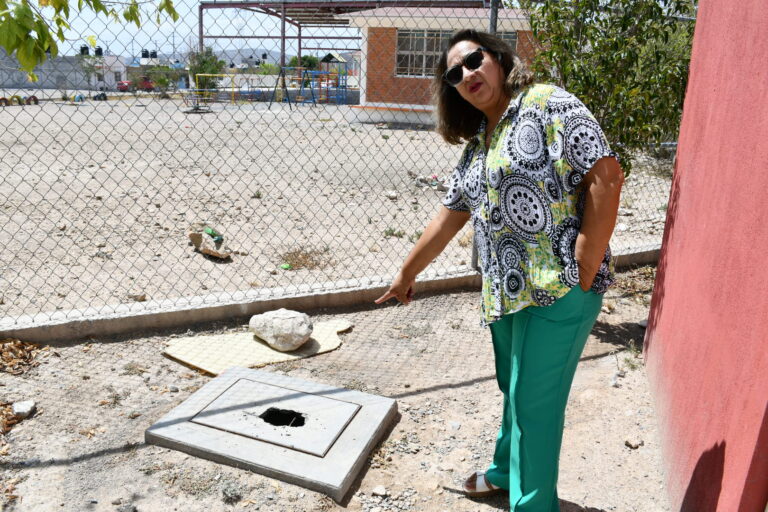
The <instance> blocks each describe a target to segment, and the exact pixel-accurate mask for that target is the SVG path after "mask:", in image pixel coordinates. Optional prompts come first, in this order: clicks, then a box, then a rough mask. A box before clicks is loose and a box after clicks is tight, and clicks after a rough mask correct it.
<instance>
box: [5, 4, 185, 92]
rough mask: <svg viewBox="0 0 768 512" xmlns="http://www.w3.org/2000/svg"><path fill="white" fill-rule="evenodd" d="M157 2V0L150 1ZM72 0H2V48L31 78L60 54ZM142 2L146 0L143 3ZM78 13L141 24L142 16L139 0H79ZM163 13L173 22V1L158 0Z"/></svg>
mask: <svg viewBox="0 0 768 512" xmlns="http://www.w3.org/2000/svg"><path fill="white" fill-rule="evenodd" d="M151 1H152V2H154V0H151ZM70 3H74V2H70V0H0V47H3V48H5V50H6V51H7V52H8V54H9V55H15V57H16V60H18V62H19V65H20V67H21V69H23V70H24V71H26V72H27V73H28V75H29V78H30V80H37V77H36V76H35V74H34V73H33V72H32V70H33V69H34V68H35V66H37V65H38V64H40V63H42V62H44V61H45V60H46V58H47V55H46V52H48V53H50V56H51V57H56V56H57V55H58V53H59V47H58V42H60V41H64V31H65V30H67V29H69V20H70V17H71V16H72V8H71V6H70ZM142 3H143V2H142ZM75 5H76V10H77V11H78V12H82V11H91V12H94V13H96V14H97V15H101V16H105V17H109V18H112V19H113V20H114V21H116V22H120V21H121V19H122V20H125V21H127V22H129V23H135V24H136V26H137V27H140V26H141V23H142V16H141V12H140V10H139V0H125V1H122V0H120V1H118V0H115V1H112V0H77V4H75ZM161 13H166V14H167V15H168V16H170V17H171V18H172V19H173V20H174V21H176V20H178V18H179V15H178V13H177V12H176V9H175V8H174V6H173V0H159V2H158V4H157V10H156V18H157V21H158V23H159V22H160V15H161ZM87 40H88V42H89V43H90V44H91V46H96V38H95V37H93V36H90V37H88V38H87Z"/></svg>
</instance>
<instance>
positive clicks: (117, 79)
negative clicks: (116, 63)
mask: <svg viewBox="0 0 768 512" xmlns="http://www.w3.org/2000/svg"><path fill="white" fill-rule="evenodd" d="M122 81H123V74H122V73H120V72H119V71H115V82H122Z"/></svg>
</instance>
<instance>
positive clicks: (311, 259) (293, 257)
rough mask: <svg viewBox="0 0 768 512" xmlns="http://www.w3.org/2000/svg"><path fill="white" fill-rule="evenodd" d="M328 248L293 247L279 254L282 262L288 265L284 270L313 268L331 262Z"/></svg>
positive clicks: (321, 266)
mask: <svg viewBox="0 0 768 512" xmlns="http://www.w3.org/2000/svg"><path fill="white" fill-rule="evenodd" d="M329 252H330V251H329V249H328V248H327V247H326V248H325V249H293V250H290V251H288V252H284V253H282V254H281V255H280V261H282V263H283V264H288V265H290V268H289V269H286V270H300V269H303V268H306V269H309V270H313V269H316V268H323V267H325V266H328V265H331V264H333V262H332V261H331V259H330V254H329Z"/></svg>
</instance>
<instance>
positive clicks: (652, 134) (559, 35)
mask: <svg viewBox="0 0 768 512" xmlns="http://www.w3.org/2000/svg"><path fill="white" fill-rule="evenodd" d="M521 5H522V7H523V8H525V9H527V10H528V13H529V15H530V20H531V28H532V30H533V34H534V38H535V40H536V43H537V45H538V48H537V55H536V57H535V59H534V63H533V69H534V72H535V73H536V74H537V78H538V79H539V80H542V81H548V82H553V83H555V84H557V85H559V86H561V87H563V88H564V89H566V90H568V91H569V92H572V93H573V94H575V95H576V96H577V97H579V98H580V99H581V100H582V101H583V102H584V103H585V104H586V105H587V107H589V109H590V110H591V111H592V112H593V113H594V115H595V117H596V118H597V121H598V122H599V123H600V125H601V126H602V127H603V130H605V132H606V136H607V137H608V139H609V141H610V142H611V143H612V144H613V146H612V147H613V149H614V150H615V151H616V152H617V153H618V154H619V156H620V157H621V158H622V165H623V167H624V169H625V172H629V171H630V170H631V167H632V155H633V154H635V153H636V151H637V150H639V149H643V148H645V147H647V145H648V144H652V143H658V142H663V141H665V140H666V141H669V140H676V138H677V134H678V127H679V124H680V117H681V115H682V106H683V97H684V95H685V87H686V83H687V80H688V64H689V62H690V51H691V42H692V38H693V25H694V23H693V21H692V18H691V17H692V16H694V15H695V7H694V6H693V5H692V2H691V0H569V1H552V0H546V1H536V0H523V1H522V2H521Z"/></svg>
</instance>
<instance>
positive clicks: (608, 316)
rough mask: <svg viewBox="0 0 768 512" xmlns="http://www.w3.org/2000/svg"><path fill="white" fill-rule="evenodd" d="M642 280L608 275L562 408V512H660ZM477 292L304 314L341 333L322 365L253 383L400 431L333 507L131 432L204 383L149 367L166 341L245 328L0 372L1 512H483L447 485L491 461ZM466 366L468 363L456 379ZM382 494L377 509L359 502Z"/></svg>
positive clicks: (484, 336)
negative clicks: (395, 412) (346, 399)
mask: <svg viewBox="0 0 768 512" xmlns="http://www.w3.org/2000/svg"><path fill="white" fill-rule="evenodd" d="M653 276H654V269H653V268H652V267H641V268H638V269H634V270H632V271H628V272H624V273H622V274H620V279H619V282H618V284H617V286H615V287H614V288H612V289H611V290H610V291H609V293H608V294H607V296H606V299H605V302H604V308H603V313H601V315H600V317H599V319H598V322H597V324H596V326H595V328H594V330H593V332H592V335H591V336H590V339H589V341H588V344H587V347H586V349H585V352H584V354H583V357H582V359H581V362H580V365H579V369H578V371H577V374H576V378H575V382H574V385H573V390H572V393H571V396H570V400H569V404H568V411H567V420H566V426H565V439H564V443H563V450H562V457H561V469H560V483H559V493H560V497H561V499H562V502H561V506H562V510H563V511H564V512H577V511H589V512H607V511H618V512H631V511H637V512H657V511H659V512H661V511H669V510H670V508H669V506H668V504H667V502H666V498H665V490H664V485H663V480H662V470H661V456H660V449H659V439H658V434H657V428H656V423H655V420H654V413H653V407H652V403H651V399H650V396H649V392H648V385H647V382H646V377H645V373H644V370H643V364H642V360H641V357H640V352H639V351H640V350H641V348H642V347H641V343H642V339H643V329H642V328H641V327H640V326H638V325H637V322H638V321H639V320H641V319H643V318H646V316H647V314H648V304H649V300H650V292H651V288H652V284H653ZM478 294H479V292H478V291H476V290H470V291H457V292H455V293H450V294H445V295H428V296H418V295H417V300H416V301H415V302H413V303H412V304H411V305H409V306H394V305H387V306H379V307H375V306H372V307H367V306H366V307H359V308H355V309H346V310H332V311H331V310H325V311H315V312H310V313H311V314H312V317H313V319H314V320H316V321H321V320H326V319H330V318H339V317H341V318H347V319H349V320H351V321H352V322H353V323H354V324H355V326H354V328H353V329H352V330H351V331H350V332H349V333H347V334H343V335H342V337H343V344H342V346H341V347H340V348H339V349H337V350H336V351H333V352H330V353H327V354H322V355H319V356H316V357H313V358H308V359H303V360H299V361H295V362H291V363H282V364H277V365H272V366H268V367H266V368H265V369H267V370H269V371H273V372H282V373H285V374H290V375H292V376H296V377H300V378H305V379H311V380H313V381H318V382H323V383H328V384H333V385H340V386H345V387H348V388H354V389H359V390H363V391H366V392H371V393H376V394H381V395H386V396H389V397H392V398H395V399H396V400H397V402H398V406H399V411H400V416H399V418H398V420H397V422H396V424H395V425H394V427H393V429H392V431H391V432H390V433H389V435H388V437H387V438H386V439H385V440H384V441H383V442H382V443H381V444H380V445H379V446H378V447H377V448H376V450H375V452H374V453H373V455H372V456H371V457H370V459H369V462H368V464H367V465H366V466H365V468H364V470H363V472H362V473H361V474H360V476H359V478H358V480H357V481H356V483H355V485H354V487H353V489H352V491H351V492H350V494H349V495H348V497H347V498H346V499H345V501H344V502H343V503H340V504H337V503H334V502H333V501H332V500H330V499H329V498H327V497H325V496H323V495H321V494H318V493H315V492H312V491H309V490H306V489H303V488H301V487H297V486H295V485H290V484H286V483H283V482H279V481H276V480H272V479H269V478H265V477H262V476H260V475H257V474H253V473H250V472H247V471H242V470H237V469H234V468H231V467H228V466H224V465H220V464H216V463H213V462H208V461H205V460H202V459H197V458H195V457H191V456H188V455H185V454H183V453H180V452H176V451H172V450H168V449H162V448H158V447H155V446H148V445H146V444H145V443H144V441H143V434H144V430H145V429H146V428H147V427H149V426H150V425H151V424H152V423H154V422H155V421H156V420H157V419H159V418H160V417H161V416H162V415H164V414H165V413H166V412H167V411H169V410H170V409H171V408H173V407H175V406H176V405H178V404H179V403H180V402H181V401H183V400H184V399H185V398H187V397H188V396H189V395H190V394H191V393H193V392H194V391H195V390H196V389H198V388H199V387H200V386H201V385H203V384H204V383H205V382H207V381H208V380H209V379H210V377H208V376H205V375H201V374H199V373H197V372H195V371H193V370H190V369H189V368H187V367H185V366H182V365H180V364H178V363H176V362H174V361H172V360H169V359H167V358H165V357H164V356H162V354H161V351H162V349H163V347H164V346H165V345H166V344H167V343H168V342H169V341H170V340H171V339H173V338H174V337H177V336H186V335H189V334H208V333H212V332H232V331H240V330H243V329H245V326H246V325H247V319H237V320H233V321H232V322H229V323H222V324H216V325H198V326H190V328H189V329H188V330H177V331H173V332H153V333H148V334H143V335H141V336H124V337H110V338H103V339H90V340H87V341H83V342H68V343H61V344H53V345H50V346H49V348H48V349H47V350H45V351H44V352H42V353H41V354H40V355H39V356H38V358H37V360H38V361H39V363H40V364H39V365H38V366H36V367H33V368H31V369H30V370H28V371H27V372H26V373H24V374H22V375H11V374H8V373H0V399H1V400H0V401H2V402H4V403H11V402H15V401H19V400H34V401H35V402H36V403H37V408H38V411H37V413H36V414H35V415H34V416H32V417H31V418H29V419H26V420H24V421H22V422H21V423H19V424H17V425H15V426H14V427H13V428H12V429H11V431H10V432H9V433H8V434H6V435H5V436H4V439H3V443H2V445H0V462H1V463H2V465H1V466H0V479H1V481H2V484H1V485H2V490H3V494H2V496H0V499H2V500H3V505H4V509H5V510H9V511H11V510H12V511H27V510H30V511H52V510H61V511H78V512H79V511H89V510H93V511H117V510H120V511H123V512H124V511H131V510H138V511H142V512H147V511H171V510H174V511H219V510H221V511H230V510H231V511H236V510H260V511H274V512H278V511H341V510H347V511H366V512H384V511H425V512H440V511H493V510H504V509H505V507H507V503H506V497H504V496H497V497H495V498H491V499H485V500H471V499H467V498H465V497H463V495H462V494H461V491H460V488H461V481H462V479H463V477H465V476H466V475H467V474H469V473H471V472H472V471H474V470H476V469H482V468H484V467H485V465H486V464H487V463H488V461H489V457H490V455H491V453H492V450H493V446H494V441H495V437H496V432H497V428H498V422H499V418H500V412H501V398H500V396H501V395H500V393H499V391H498V388H497V387H496V384H495V381H494V372H493V360H492V349H491V344H490V342H489V333H488V331H487V330H484V329H482V328H480V327H479V323H478V319H479V307H478V304H479V295H478ZM468 363H469V364H468ZM378 486H384V487H385V490H386V491H385V494H386V496H374V495H373V490H374V488H376V487H378Z"/></svg>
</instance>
